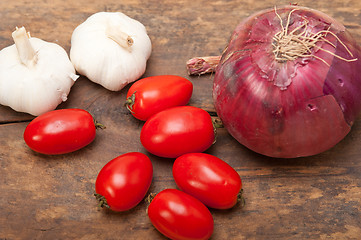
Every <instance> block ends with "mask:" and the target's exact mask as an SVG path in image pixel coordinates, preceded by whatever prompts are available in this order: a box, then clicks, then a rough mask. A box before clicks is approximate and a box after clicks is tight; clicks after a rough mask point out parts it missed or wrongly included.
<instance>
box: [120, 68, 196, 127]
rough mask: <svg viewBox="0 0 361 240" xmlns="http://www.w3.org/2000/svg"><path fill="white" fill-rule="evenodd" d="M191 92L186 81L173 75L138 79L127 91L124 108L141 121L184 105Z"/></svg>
mask: <svg viewBox="0 0 361 240" xmlns="http://www.w3.org/2000/svg"><path fill="white" fill-rule="evenodd" d="M192 92H193V84H192V82H190V81H189V80H188V79H186V78H183V77H179V76H175V75H160V76H152V77H147V78H143V79H140V80H138V81H136V82H135V83H134V84H133V85H132V86H131V87H130V88H129V90H128V93H127V100H126V106H127V108H128V110H129V111H130V112H131V113H132V115H133V116H134V117H135V118H137V119H139V120H142V121H146V120H147V119H148V118H149V117H150V116H152V115H154V114H155V113H158V112H160V111H162V110H165V109H167V108H170V107H175V106H183V105H186V104H187V103H188V102H189V100H190V98H191V96H192Z"/></svg>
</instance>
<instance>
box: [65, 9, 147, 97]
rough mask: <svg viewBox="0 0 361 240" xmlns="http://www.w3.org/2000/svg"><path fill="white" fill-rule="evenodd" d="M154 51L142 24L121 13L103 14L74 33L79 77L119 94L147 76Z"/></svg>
mask: <svg viewBox="0 0 361 240" xmlns="http://www.w3.org/2000/svg"><path fill="white" fill-rule="evenodd" d="M151 51H152V44H151V41H150V39H149V37H148V35H147V31H146V29H145V27H144V25H143V24H142V23H140V22H138V21H137V20H134V19H132V18H130V17H128V16H126V15H125V14H123V13H120V12H99V13H95V14H93V15H92V16H90V17H89V18H88V19H87V20H86V21H85V22H83V23H82V24H80V25H79V26H78V27H77V28H76V29H75V30H74V32H73V35H72V37H71V49H70V59H71V61H72V63H73V65H74V67H75V69H76V70H77V72H78V73H79V74H82V75H84V76H86V77H87V78H88V79H90V80H91V81H93V82H96V83H98V84H100V85H102V86H103V87H105V88H107V89H109V90H112V91H119V90H120V89H122V88H123V87H124V86H125V85H127V84H128V83H130V82H133V81H135V80H137V79H139V78H140V77H141V76H142V75H143V73H144V72H145V69H146V63H147V60H148V58H149V57H150V54H151Z"/></svg>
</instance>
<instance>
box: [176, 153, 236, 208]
mask: <svg viewBox="0 0 361 240" xmlns="http://www.w3.org/2000/svg"><path fill="white" fill-rule="evenodd" d="M173 177H174V180H175V182H176V184H177V186H178V187H179V189H181V190H182V191H184V192H186V193H188V194H190V195H192V196H193V197H195V198H197V199H199V200H200V201H201V202H203V203H204V204H205V205H206V206H208V207H210V208H216V209H228V208H231V207H233V206H234V205H236V203H237V201H238V197H239V194H240V191H241V189H242V181H241V177H240V176H239V175H238V173H237V172H236V171H235V170H234V169H233V168H232V167H231V166H230V165H229V164H228V163H226V162H224V161H223V160H221V159H220V158H218V157H215V156H213V155H210V154H206V153H189V154H185V155H182V156H180V157H178V158H177V159H176V160H175V161H174V164H173Z"/></svg>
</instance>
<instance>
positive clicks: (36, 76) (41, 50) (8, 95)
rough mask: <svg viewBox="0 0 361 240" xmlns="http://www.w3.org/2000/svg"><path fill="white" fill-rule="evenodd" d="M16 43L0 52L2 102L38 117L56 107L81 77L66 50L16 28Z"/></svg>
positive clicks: (14, 36)
mask: <svg viewBox="0 0 361 240" xmlns="http://www.w3.org/2000/svg"><path fill="white" fill-rule="evenodd" d="M12 37H13V39H14V42H15V44H13V45H11V46H9V47H6V48H4V49H2V50H1V51H0V104H2V105H5V106H9V107H11V108H12V109H14V110H16V111H18V112H26V113H29V114H31V115H34V116H38V115H40V114H43V113H45V112H48V111H51V110H54V109H55V108H56V107H57V106H58V105H59V104H60V103H61V102H62V101H66V99H67V96H68V94H69V92H70V89H71V87H72V86H73V84H74V82H75V80H76V79H77V78H78V76H77V75H76V74H75V73H76V72H75V69H74V66H73V65H72V63H71V62H70V60H69V57H68V54H67V53H66V51H65V50H64V49H63V48H62V47H61V46H59V45H58V44H55V43H50V42H46V41H43V40H41V39H38V38H33V37H30V34H29V33H27V32H26V30H25V28H24V27H21V28H16V30H15V31H14V32H13V34H12Z"/></svg>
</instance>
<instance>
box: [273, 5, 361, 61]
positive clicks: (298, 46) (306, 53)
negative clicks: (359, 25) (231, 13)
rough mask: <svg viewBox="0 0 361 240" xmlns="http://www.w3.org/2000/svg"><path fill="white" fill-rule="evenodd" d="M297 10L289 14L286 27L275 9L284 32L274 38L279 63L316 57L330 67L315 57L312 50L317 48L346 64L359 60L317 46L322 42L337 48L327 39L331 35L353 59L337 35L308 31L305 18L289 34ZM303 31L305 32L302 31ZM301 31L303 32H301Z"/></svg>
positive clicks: (276, 57) (275, 52)
mask: <svg viewBox="0 0 361 240" xmlns="http://www.w3.org/2000/svg"><path fill="white" fill-rule="evenodd" d="M296 10H297V9H293V10H291V11H290V13H289V14H288V18H287V23H286V26H284V25H283V21H282V18H281V16H280V15H279V14H278V13H277V9H276V7H275V13H276V15H277V17H278V18H279V19H280V23H281V28H282V30H281V31H279V32H278V33H276V34H275V36H274V37H273V43H272V46H273V49H274V50H273V53H274V55H275V60H276V61H278V62H285V61H289V60H291V61H292V60H296V59H297V58H304V57H314V58H316V59H319V60H321V61H322V62H324V63H325V64H326V65H328V66H329V64H328V63H327V62H326V61H325V60H324V59H322V58H320V57H318V56H315V55H314V54H313V53H312V51H311V50H312V48H314V47H316V48H318V49H319V50H321V51H324V52H327V53H329V54H331V55H333V56H334V57H337V58H339V59H341V60H343V61H346V62H353V61H356V60H357V58H352V59H346V58H343V57H341V56H338V55H337V54H335V53H333V52H331V51H328V50H326V49H323V48H321V47H319V46H317V45H316V44H317V43H318V42H320V41H324V42H326V43H328V44H330V45H331V46H332V47H334V48H336V46H335V45H334V44H332V43H331V42H330V41H328V40H327V39H325V36H326V35H327V34H331V35H332V36H334V37H335V38H336V39H337V41H338V42H339V43H341V45H342V46H343V47H344V48H345V49H346V51H347V52H348V53H349V54H350V56H351V57H353V55H352V53H351V52H350V50H349V49H348V48H347V46H346V45H345V44H344V43H343V42H342V41H341V40H340V39H339V38H338V37H337V36H336V34H335V33H333V32H331V31H329V30H322V31H319V32H317V33H312V32H310V31H308V29H307V27H308V20H307V19H305V18H304V22H303V23H302V24H301V25H300V26H298V27H296V28H295V29H293V30H292V31H291V32H289V30H288V27H289V26H290V19H291V14H292V13H293V12H294V11H296ZM302 29H303V30H302ZM300 31H301V32H300Z"/></svg>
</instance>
